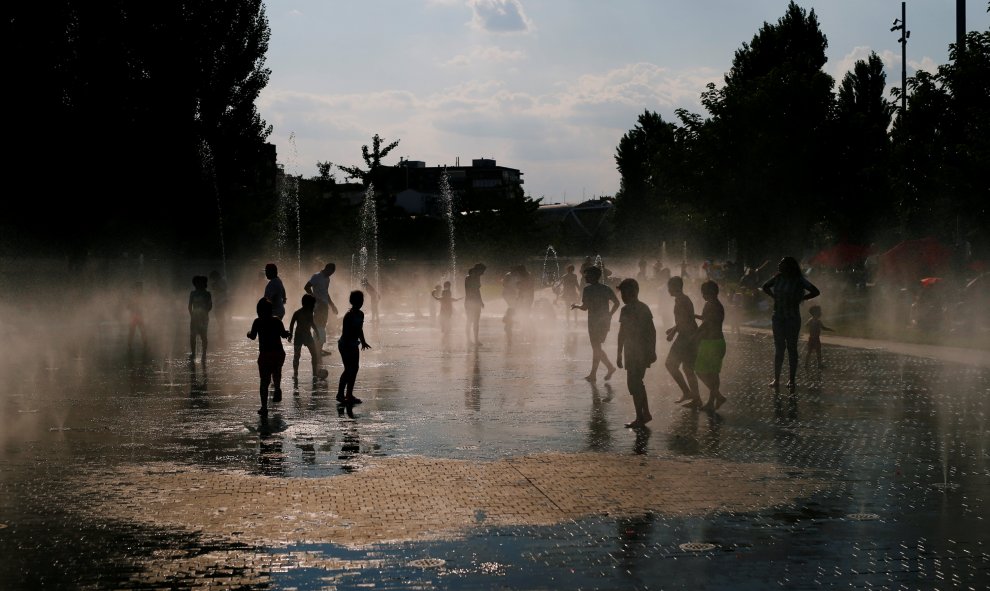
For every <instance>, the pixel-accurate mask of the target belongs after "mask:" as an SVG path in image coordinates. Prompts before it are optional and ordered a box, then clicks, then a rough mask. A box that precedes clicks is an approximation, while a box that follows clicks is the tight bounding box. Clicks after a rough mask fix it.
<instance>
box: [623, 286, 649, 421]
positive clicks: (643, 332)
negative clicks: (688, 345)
mask: <svg viewBox="0 0 990 591" xmlns="http://www.w3.org/2000/svg"><path fill="white" fill-rule="evenodd" d="M619 293H620V294H622V303H623V304H625V305H624V306H623V307H622V311H621V312H620V313H619V337H618V341H619V345H618V351H617V352H616V354H615V362H616V364H617V365H618V366H619V367H623V366H624V367H625V370H626V385H627V386H628V387H629V394H630V395H632V398H633V406H634V407H635V409H636V418H635V420H633V421H632V422H630V423H626V427H627V428H630V429H638V428H641V427H645V426H646V423H649V422H650V420H651V419H653V416H652V415H650V405H649V402H648V401H647V399H646V384H644V383H643V378H644V377H645V376H646V369H647V368H648V367H650V366H651V365H653V362H654V361H656V360H657V329H656V327H655V326H654V325H653V313H652V312H650V307H649V306H647V305H646V304H644V303H643V302H641V301H639V282H637V281H636V280H635V279H623V280H622V283H620V284H619Z"/></svg>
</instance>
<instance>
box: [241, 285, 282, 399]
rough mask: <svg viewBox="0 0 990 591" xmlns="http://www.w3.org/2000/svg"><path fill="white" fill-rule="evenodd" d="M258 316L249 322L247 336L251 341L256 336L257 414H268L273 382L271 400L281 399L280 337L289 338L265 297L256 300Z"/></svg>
mask: <svg viewBox="0 0 990 591" xmlns="http://www.w3.org/2000/svg"><path fill="white" fill-rule="evenodd" d="M257 311H258V317H257V318H255V319H254V323H253V324H251V332H249V333H247V337H248V338H249V339H251V340H252V341H253V340H254V339H255V337H257V338H258V373H259V375H260V377H261V391H260V396H261V408H259V409H258V414H260V415H267V414H268V386H269V385H270V384H272V383H274V384H275V394H274V396H272V400H273V401H275V402H278V401H279V400H281V399H282V365H283V364H284V363H285V349H283V348H282V339H285V338H289V333H288V331H286V330H285V325H283V324H282V320H281V319H279V318H278V317H276V316H273V315H272V304H271V302H269V301H268V300H267V299H266V298H261V299H260V300H258V306H257Z"/></svg>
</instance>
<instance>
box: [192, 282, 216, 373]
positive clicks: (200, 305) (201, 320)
mask: <svg viewBox="0 0 990 591" xmlns="http://www.w3.org/2000/svg"><path fill="white" fill-rule="evenodd" d="M207 281H208V279H207V278H206V276H205V275H196V276H195V277H193V278H192V283H193V287H194V288H195V289H193V290H192V291H191V292H189V306H188V308H189V351H190V353H189V357H190V358H195V357H196V337H199V340H200V342H201V343H202V345H203V359H204V360H205V359H206V345H207V343H208V342H209V339H208V338H207V332H208V331H209V327H210V310H212V309H213V296H212V295H211V294H210V292H209V291H207V290H206V285H207Z"/></svg>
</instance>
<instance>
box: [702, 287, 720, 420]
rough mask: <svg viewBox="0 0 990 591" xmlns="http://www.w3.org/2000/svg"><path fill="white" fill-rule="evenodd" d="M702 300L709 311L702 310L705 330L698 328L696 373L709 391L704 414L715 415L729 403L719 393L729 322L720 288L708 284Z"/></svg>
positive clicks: (705, 308)
mask: <svg viewBox="0 0 990 591" xmlns="http://www.w3.org/2000/svg"><path fill="white" fill-rule="evenodd" d="M701 297H703V298H704V299H705V307H704V308H703V309H702V310H701V316H698V317H697V318H698V319H699V320H701V326H699V327H698V356H697V357H696V358H695V360H694V373H696V374H697V375H698V379H700V380H701V381H702V383H704V384H705V386H707V387H708V402H707V403H706V404H705V406H703V407H702V409H703V410H707V411H710V412H714V411H715V410H716V409H717V408H718V407H720V406H722V403H724V402H725V396H722V393H721V392H720V391H719V385H720V382H719V375H718V374H719V373H721V371H722V359H724V358H725V335H724V334H722V323H723V322H725V308H724V307H723V306H722V302H720V301H718V284H717V283H715V282H714V281H706V282H704V283H702V284H701Z"/></svg>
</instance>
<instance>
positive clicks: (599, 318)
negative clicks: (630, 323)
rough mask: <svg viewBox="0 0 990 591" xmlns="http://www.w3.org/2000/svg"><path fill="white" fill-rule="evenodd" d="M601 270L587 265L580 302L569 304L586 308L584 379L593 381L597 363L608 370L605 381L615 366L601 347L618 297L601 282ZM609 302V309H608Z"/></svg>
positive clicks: (615, 308)
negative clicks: (588, 362)
mask: <svg viewBox="0 0 990 591" xmlns="http://www.w3.org/2000/svg"><path fill="white" fill-rule="evenodd" d="M601 279H602V270H601V269H599V268H598V267H595V266H591V267H588V268H587V269H586V270H585V272H584V280H585V282H586V283H587V284H588V285H585V286H584V291H583V292H582V293H581V304H580V305H578V304H571V309H572V310H575V309H577V310H586V311H587V312H588V338H589V339H590V340H591V373H589V374H588V375H587V376H585V378H584V379H586V380H588V381H589V382H594V381H595V380H596V379H598V365H599V364H600V363H604V364H605V368H606V369H607V370H608V371H607V372H606V373H605V381H608V380H609V379H610V378H611V377H612V374H614V373H615V366H614V365H612V362H611V361H609V358H608V355H607V354H606V353H605V350H604V349H602V343H604V342H605V337H607V336H608V331H609V329H610V328H611V325H612V315H613V314H615V311H616V310H618V309H619V298H617V297H615V292H614V291H612V288H611V287H609V286H607V285H603V284H602V283H601ZM609 302H611V304H612V305H611V309H609Z"/></svg>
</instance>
